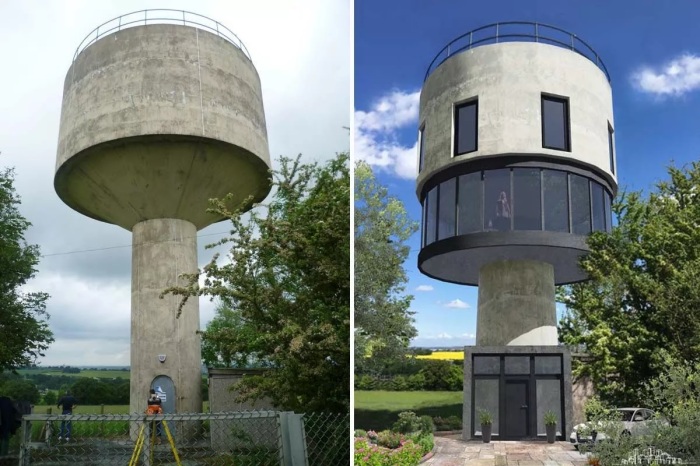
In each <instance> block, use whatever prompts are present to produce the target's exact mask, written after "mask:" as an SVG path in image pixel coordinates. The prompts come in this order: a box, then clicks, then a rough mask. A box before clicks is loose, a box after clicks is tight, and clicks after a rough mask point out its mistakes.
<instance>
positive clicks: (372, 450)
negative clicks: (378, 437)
mask: <svg viewBox="0 0 700 466" xmlns="http://www.w3.org/2000/svg"><path fill="white" fill-rule="evenodd" d="M422 457H423V449H422V447H421V446H420V445H417V444H416V443H414V442H413V441H411V440H409V441H407V442H406V443H405V444H404V445H403V446H402V447H401V448H398V449H395V450H387V449H385V448H381V447H378V446H376V445H371V444H369V443H368V442H367V440H365V439H359V438H358V439H355V458H354V462H353V464H354V465H355V466H397V465H400V466H414V465H417V464H418V463H419V462H420V460H421V458H422Z"/></svg>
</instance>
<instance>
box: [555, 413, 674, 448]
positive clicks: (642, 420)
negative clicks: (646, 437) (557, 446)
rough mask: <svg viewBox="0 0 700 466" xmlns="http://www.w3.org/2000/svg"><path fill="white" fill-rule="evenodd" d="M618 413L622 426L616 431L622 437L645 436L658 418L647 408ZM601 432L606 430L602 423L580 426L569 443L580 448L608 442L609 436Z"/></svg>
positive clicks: (618, 426) (576, 427) (617, 426)
mask: <svg viewBox="0 0 700 466" xmlns="http://www.w3.org/2000/svg"><path fill="white" fill-rule="evenodd" d="M616 411H617V412H618V413H619V414H620V421H619V422H620V423H621V424H622V425H615V426H614V430H615V431H616V432H620V434H621V435H643V434H645V433H646V432H648V431H649V427H650V423H651V422H654V419H655V417H656V416H655V414H654V412H653V411H652V410H650V409H646V408H618V409H616ZM662 422H663V421H662ZM599 430H604V429H603V423H602V422H598V423H592V422H586V423H584V424H578V425H576V426H574V430H573V432H571V436H570V437H569V441H570V442H571V443H572V444H573V445H574V446H575V447H576V448H578V446H579V445H580V444H582V443H592V442H600V441H603V440H606V439H607V438H608V436H607V435H606V434H605V432H602V431H599Z"/></svg>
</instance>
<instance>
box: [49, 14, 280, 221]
mask: <svg viewBox="0 0 700 466" xmlns="http://www.w3.org/2000/svg"><path fill="white" fill-rule="evenodd" d="M269 168H270V155H269V149H268V143H267V131H266V127H265V112H264V110H263V102H262V91H261V88H260V78H259V77H258V73H257V72H256V70H255V67H254V66H253V63H252V62H251V60H250V59H249V58H248V57H247V56H246V55H245V53H244V52H243V51H242V50H241V49H240V48H238V47H236V46H235V45H234V44H232V43H231V42H229V41H227V40H226V39H224V38H223V37H220V36H217V35H216V34H215V33H211V32H208V31H204V30H202V29H198V28H196V27H190V26H182V25H173V24H148V25H146V26H137V27H132V28H128V29H125V30H122V31H118V32H114V33H112V34H110V35H107V36H105V37H103V38H100V39H99V40H98V41H96V42H95V43H93V44H92V45H90V46H89V47H87V48H86V49H85V50H83V51H82V52H81V53H80V54H79V55H78V56H77V58H76V59H75V61H74V63H73V65H72V66H71V67H70V69H69V70H68V73H67V74H66V80H65V86H64V91H63V108H62V111H61V127H60V132H59V141H58V156H57V163H56V177H55V183H54V184H55V188H56V192H57V193H58V195H59V196H60V197H61V199H62V200H63V201H64V202H65V203H66V204H68V205H69V206H70V207H72V208H74V209H75V210H77V211H78V212H81V213H83V214H85V215H87V216H89V217H92V218H95V219H97V220H102V221H105V222H109V223H114V224H116V225H119V226H121V227H124V228H126V229H129V230H131V228H132V227H133V226H134V225H135V224H136V223H138V222H141V221H143V220H147V219H153V218H179V219H183V220H187V221H189V222H191V223H193V224H194V225H195V226H196V227H197V228H198V229H201V228H204V227H205V226H207V225H209V224H211V223H213V222H216V221H218V220H221V219H220V218H216V217H214V216H213V215H212V214H208V213H206V209H207V207H208V200H209V199H210V198H212V197H217V196H218V197H222V196H224V195H226V194H228V193H233V194H234V203H240V202H242V201H243V200H245V199H246V198H248V197H249V196H252V198H253V200H254V201H261V200H262V199H264V198H265V196H266V195H267V193H268V192H269V185H270V183H269V179H268V176H269V175H268V170H269Z"/></svg>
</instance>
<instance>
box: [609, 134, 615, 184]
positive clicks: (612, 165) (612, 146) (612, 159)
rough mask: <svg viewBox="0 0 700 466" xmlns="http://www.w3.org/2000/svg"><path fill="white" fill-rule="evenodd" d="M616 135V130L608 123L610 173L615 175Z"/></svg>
mask: <svg viewBox="0 0 700 466" xmlns="http://www.w3.org/2000/svg"><path fill="white" fill-rule="evenodd" d="M614 134H615V130H614V129H613V127H612V125H611V124H610V122H609V121H608V152H610V172H611V173H612V174H613V175H614V174H615V144H614V142H613V141H614V139H613V137H614Z"/></svg>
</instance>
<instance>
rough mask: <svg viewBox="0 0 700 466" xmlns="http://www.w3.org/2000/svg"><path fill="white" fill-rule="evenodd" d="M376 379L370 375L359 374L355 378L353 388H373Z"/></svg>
mask: <svg viewBox="0 0 700 466" xmlns="http://www.w3.org/2000/svg"><path fill="white" fill-rule="evenodd" d="M375 386H376V381H375V379H374V377H372V376H371V375H361V376H360V377H357V378H355V388H356V389H357V390H374V389H375Z"/></svg>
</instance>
